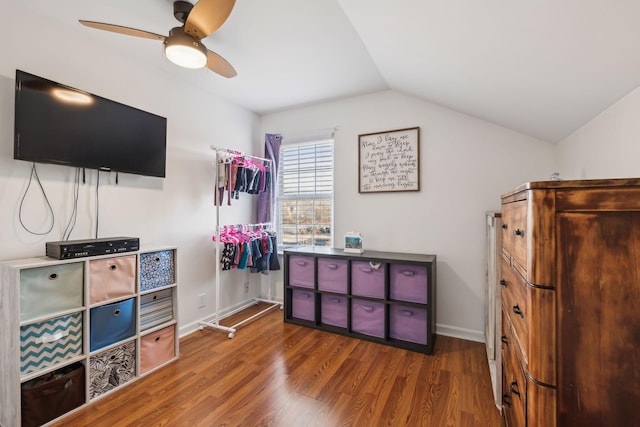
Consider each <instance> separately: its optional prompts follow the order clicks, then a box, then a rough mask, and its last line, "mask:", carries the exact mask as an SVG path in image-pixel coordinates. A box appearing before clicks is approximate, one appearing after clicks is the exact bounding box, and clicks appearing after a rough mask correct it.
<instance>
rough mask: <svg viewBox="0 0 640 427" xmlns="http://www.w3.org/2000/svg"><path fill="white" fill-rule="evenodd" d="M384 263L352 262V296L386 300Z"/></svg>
mask: <svg viewBox="0 0 640 427" xmlns="http://www.w3.org/2000/svg"><path fill="white" fill-rule="evenodd" d="M385 269H386V266H385V264H384V263H375V262H369V261H352V262H351V294H352V295H358V296H361V297H371V298H384V275H385V274H384V273H385Z"/></svg>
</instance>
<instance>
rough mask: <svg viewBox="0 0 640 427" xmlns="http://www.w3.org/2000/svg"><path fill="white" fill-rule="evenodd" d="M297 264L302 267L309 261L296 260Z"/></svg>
mask: <svg viewBox="0 0 640 427" xmlns="http://www.w3.org/2000/svg"><path fill="white" fill-rule="evenodd" d="M296 264H298V265H299V266H300V267H304V266H305V265H307V261H296Z"/></svg>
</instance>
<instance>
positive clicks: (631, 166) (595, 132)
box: [556, 88, 640, 179]
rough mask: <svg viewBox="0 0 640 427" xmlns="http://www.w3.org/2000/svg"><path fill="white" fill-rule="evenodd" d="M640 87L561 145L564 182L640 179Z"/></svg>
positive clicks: (560, 168)
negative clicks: (569, 180)
mask: <svg viewBox="0 0 640 427" xmlns="http://www.w3.org/2000/svg"><path fill="white" fill-rule="evenodd" d="M638 117H640V88H638V89H635V90H634V91H632V92H630V93H629V94H628V95H626V96H625V97H624V98H622V99H621V100H620V101H618V102H617V103H616V104H614V105H613V106H611V107H609V108H608V109H606V110H605V111H603V112H602V113H600V114H599V115H598V116H597V117H595V118H594V119H593V120H591V121H590V122H589V123H587V124H586V125H584V126H583V127H582V128H580V129H579V130H577V131H576V132H574V133H573V134H572V135H570V136H569V137H567V138H566V139H565V140H564V141H562V142H561V143H560V144H558V148H557V159H556V162H557V163H556V169H557V170H558V172H560V176H561V178H563V179H596V178H631V177H634V178H635V177H639V176H640V162H638V158H640V144H639V143H638V138H640V120H638Z"/></svg>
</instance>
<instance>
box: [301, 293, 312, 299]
mask: <svg viewBox="0 0 640 427" xmlns="http://www.w3.org/2000/svg"><path fill="white" fill-rule="evenodd" d="M302 296H303V297H305V298H311V294H302Z"/></svg>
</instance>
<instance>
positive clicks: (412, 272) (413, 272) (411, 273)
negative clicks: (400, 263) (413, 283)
mask: <svg viewBox="0 0 640 427" xmlns="http://www.w3.org/2000/svg"><path fill="white" fill-rule="evenodd" d="M402 274H404V275H405V276H409V277H412V276H415V275H416V272H415V271H411V270H402Z"/></svg>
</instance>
